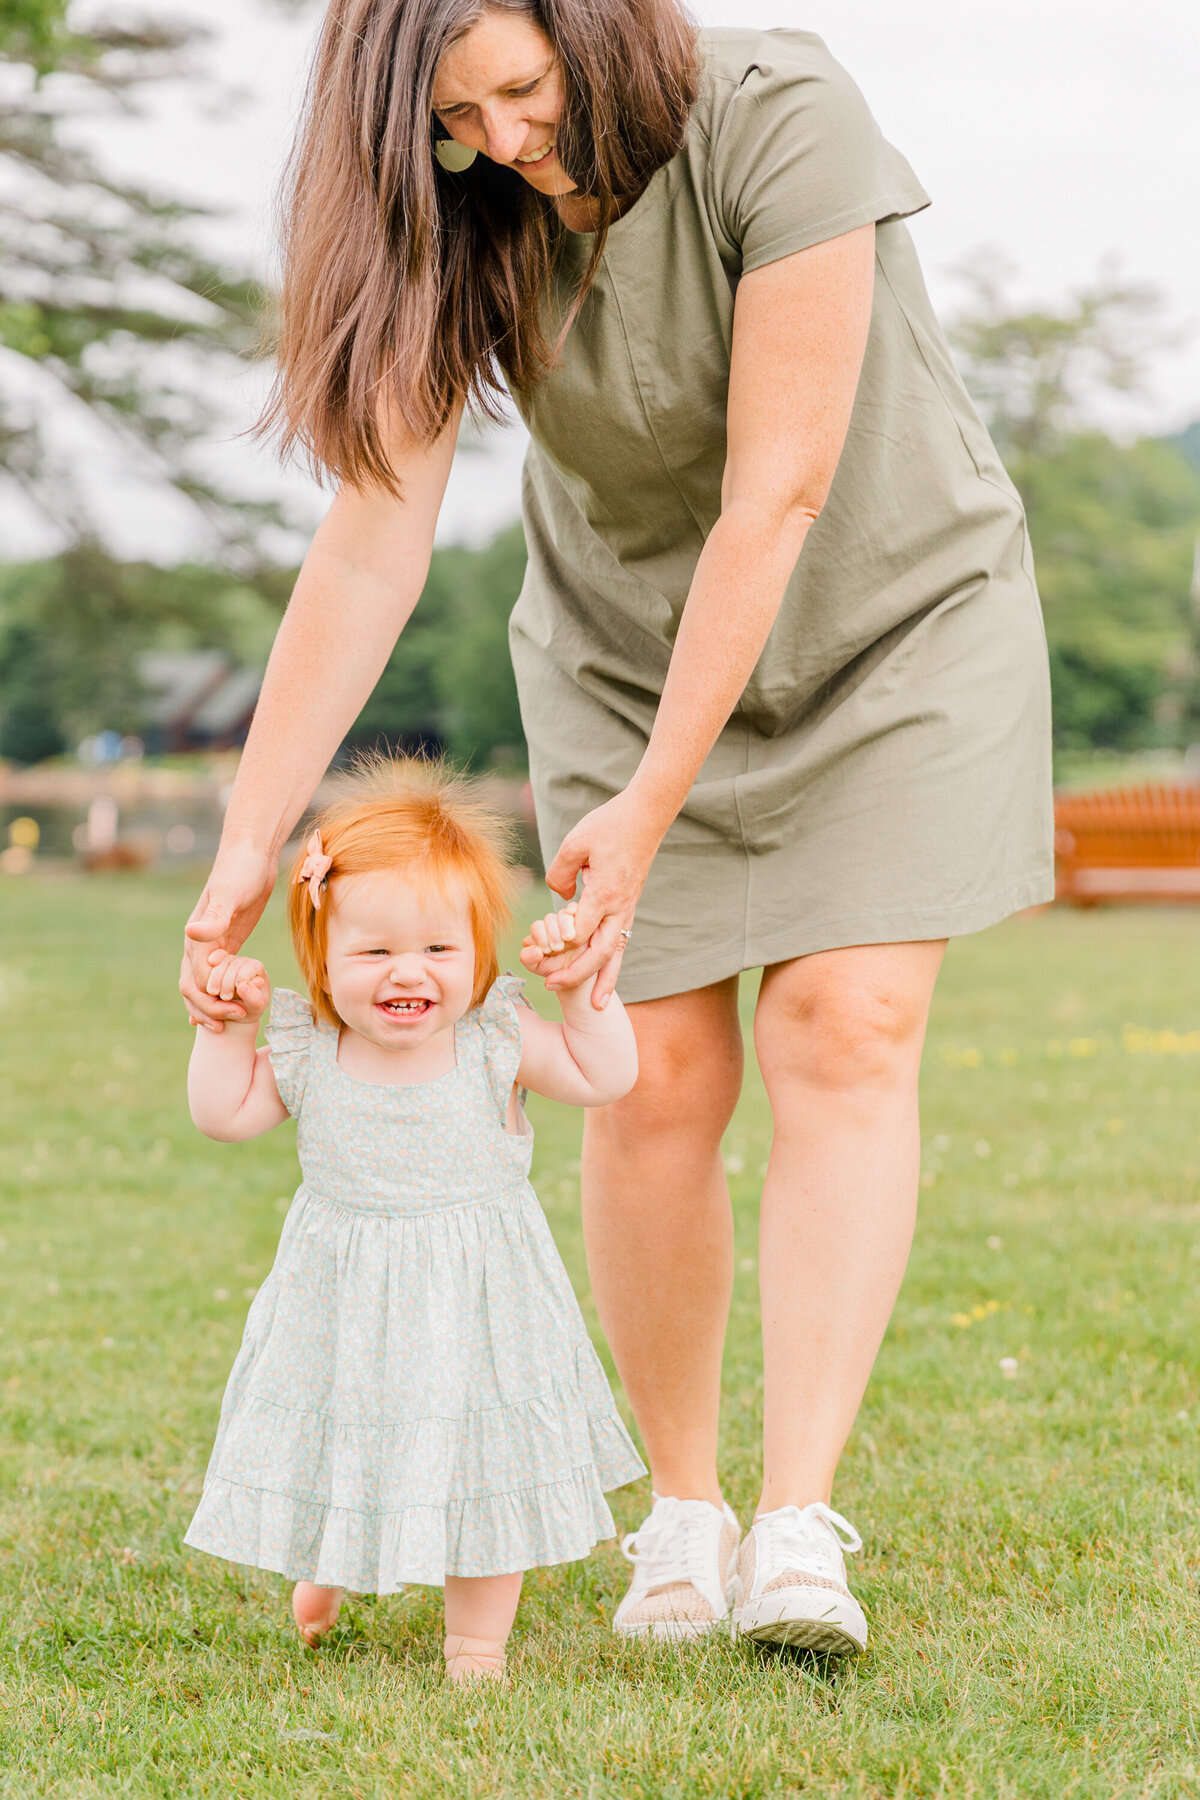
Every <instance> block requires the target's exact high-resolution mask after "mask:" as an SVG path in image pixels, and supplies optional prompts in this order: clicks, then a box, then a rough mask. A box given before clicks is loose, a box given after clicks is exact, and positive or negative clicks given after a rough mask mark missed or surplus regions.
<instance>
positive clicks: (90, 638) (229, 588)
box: [0, 540, 292, 762]
mask: <svg viewBox="0 0 1200 1800" xmlns="http://www.w3.org/2000/svg"><path fill="white" fill-rule="evenodd" d="M291 580H292V576H291V574H290V573H288V572H286V571H282V570H279V571H269V570H265V569H260V570H259V571H258V573H257V575H256V579H255V582H254V584H253V585H250V584H247V583H245V582H241V581H239V580H238V578H237V577H236V576H234V575H231V574H230V573H229V571H228V570H225V569H213V568H204V567H201V566H192V565H188V564H183V565H181V566H177V567H176V568H173V569H162V568H158V567H157V566H156V565H155V564H153V563H125V562H119V561H117V560H116V559H114V558H113V557H110V556H108V555H107V554H106V552H104V551H103V550H102V549H100V548H99V547H98V546H97V545H96V543H95V542H94V541H92V540H86V541H84V542H81V543H77V544H75V545H73V546H72V547H71V549H69V550H67V551H64V553H63V554H62V555H61V556H58V557H54V558H53V559H50V560H47V561H45V562H35V563H24V564H10V565H8V566H7V567H3V566H0V756H6V757H11V758H12V759H13V760H14V761H17V762H37V761H40V759H41V758H42V757H43V756H52V755H55V754H57V753H58V752H59V751H61V750H63V749H65V748H69V747H70V746H71V745H73V744H75V743H77V742H78V741H79V740H80V739H81V738H83V737H85V736H87V735H89V734H90V733H92V732H96V731H103V730H115V731H120V732H139V731H141V730H143V729H144V728H145V723H146V706H145V695H144V693H143V691H142V687H141V683H140V681H139V678H138V664H139V661H140V658H141V655H142V653H143V652H144V651H146V650H149V649H164V648H171V649H193V648H197V649H198V648H203V649H220V650H225V651H227V652H228V654H229V657H230V659H231V660H233V661H237V662H242V663H263V662H265V661H266V658H267V653H268V651H269V649H270V645H271V640H272V638H273V636H274V633H275V630H276V628H277V626H278V623H279V616H280V614H281V612H282V610H283V605H284V601H285V598H286V594H287V590H288V588H289V586H290V584H291Z"/></svg>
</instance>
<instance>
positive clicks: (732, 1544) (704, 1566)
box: [613, 1494, 742, 1638]
mask: <svg viewBox="0 0 1200 1800" xmlns="http://www.w3.org/2000/svg"><path fill="white" fill-rule="evenodd" d="M741 1535H742V1532H741V1527H740V1526H739V1524H738V1522H737V1520H736V1518H735V1517H734V1515H733V1513H732V1512H731V1511H730V1509H729V1508H728V1507H727V1506H726V1507H724V1508H722V1507H719V1506H713V1505H711V1504H710V1503H709V1501H707V1500H675V1499H673V1498H671V1497H669V1496H666V1497H662V1498H660V1497H659V1496H658V1495H657V1494H656V1495H655V1496H654V1506H653V1509H652V1510H651V1513H650V1517H649V1518H648V1519H647V1520H646V1523H645V1524H644V1525H643V1526H642V1528H641V1530H640V1531H633V1532H630V1534H629V1536H628V1537H626V1538H624V1539H622V1542H621V1550H622V1552H623V1554H624V1555H625V1556H627V1557H628V1558H629V1561H630V1562H631V1563H632V1564H633V1581H632V1582H631V1584H630V1588H629V1592H628V1593H627V1594H626V1596H625V1598H624V1599H623V1600H622V1602H621V1604H620V1606H618V1608H617V1610H616V1614H615V1616H614V1618H613V1630H614V1631H619V1632H621V1633H623V1634H624V1635H625V1636H626V1637H656V1638H694V1637H703V1636H704V1634H705V1632H708V1631H711V1630H712V1629H713V1627H714V1625H719V1624H720V1622H721V1621H722V1620H723V1619H726V1618H728V1616H729V1600H730V1594H731V1591H732V1582H733V1565H734V1558H735V1556H736V1554H737V1547H738V1539H739V1538H740V1537H741Z"/></svg>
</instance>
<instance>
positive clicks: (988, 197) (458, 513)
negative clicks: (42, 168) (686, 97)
mask: <svg viewBox="0 0 1200 1800" xmlns="http://www.w3.org/2000/svg"><path fill="white" fill-rule="evenodd" d="M154 10H155V11H156V12H157V11H158V10H159V9H158V8H155V9H154ZM176 10H177V11H178V12H179V13H180V14H181V15H182V16H185V17H197V18H201V19H203V20H204V21H205V22H207V24H208V25H209V26H210V27H211V28H212V29H213V30H214V31H215V33H216V39H215V42H214V43H213V44H212V45H211V46H210V47H209V49H208V51H207V52H206V53H205V60H206V61H207V62H208V63H209V64H210V66H211V67H212V69H213V70H214V71H215V72H216V74H218V75H219V76H220V78H221V79H222V80H223V81H224V82H225V83H228V84H231V85H234V86H237V87H240V88H242V89H243V90H244V91H245V95H246V98H245V99H244V101H243V103H242V104H241V105H240V106H239V107H237V108H236V109H234V110H232V111H226V112H215V111H214V109H213V108H212V107H211V105H210V106H209V107H208V108H207V109H206V108H205V107H204V105H203V104H201V103H199V102H198V100H197V97H196V90H194V89H191V88H181V89H179V90H178V91H177V92H174V93H162V94H160V95H158V96H157V97H156V99H155V101H154V106H153V112H152V113H151V114H150V115H149V116H148V117H146V118H143V119H142V120H140V121H136V122H124V121H111V120H110V121H105V122H104V123H103V124H101V125H97V126H96V127H94V128H93V129H92V130H91V132H90V133H89V136H90V138H91V141H92V142H93V143H94V145H95V147H96V148H97V149H98V150H99V152H100V153H101V155H102V156H103V157H104V159H105V160H106V161H107V162H108V163H109V165H110V166H111V167H114V168H116V169H119V170H122V171H128V172H129V173H131V174H135V175H137V176H139V177H140V178H142V179H145V180H152V181H155V182H160V183H162V184H163V185H164V186H166V187H167V188H168V189H169V190H172V191H177V192H182V193H185V194H187V195H188V196H189V197H192V198H195V199H197V200H200V201H203V202H205V203H207V204H209V205H213V206H216V207H220V208H223V209H225V212H224V216H222V217H221V218H219V219H217V220H214V221H212V222H211V223H210V224H209V225H208V227H207V228H206V235H208V236H209V237H210V239H211V241H212V242H213V244H214V246H215V247H218V248H221V249H224V250H226V251H227V252H228V253H229V255H230V256H231V257H238V256H245V255H247V254H249V255H250V256H252V258H253V260H254V261H255V263H256V264H257V265H258V267H259V268H260V269H262V270H264V271H266V270H267V269H268V268H269V267H270V261H271V216H270V214H271V202H272V194H273V190H274V186H275V183H276V180H277V177H278V173H279V167H280V163H281V161H282V158H283V156H284V154H285V151H286V148H287V143H288V139H289V135H290V129H291V123H292V119H293V117H294V114H295V110H296V107H297V104H298V100H299V96H300V93H301V91H302V87H303V80H304V70H305V66H306V63H307V59H308V55H309V51H310V48H311V43H312V39H313V35H314V32H315V28H316V21H317V18H318V16H319V8H317V7H316V6H314V7H312V8H311V9H310V10H309V11H307V12H306V13H305V14H304V15H303V16H302V17H301V18H299V19H297V18H295V17H294V16H288V15H286V14H282V13H280V12H278V11H276V10H274V9H273V7H272V5H271V3H270V0H204V4H203V5H202V6H200V5H195V6H192V5H187V4H180V5H179V6H178V7H177V9H176ZM694 10H696V11H697V12H698V13H699V15H700V17H701V18H702V20H703V21H704V22H705V23H708V24H720V25H731V24H739V25H747V24H755V25H761V26H772V25H775V26H780V25H791V26H798V27H803V28H805V29H809V30H814V31H818V32H820V34H821V35H822V36H823V37H824V38H825V39H826V41H827V43H828V44H829V46H830V48H831V49H832V50H833V52H834V54H835V55H836V56H838V57H839V58H840V60H841V61H842V62H844V63H845V64H846V65H847V67H848V68H849V69H850V71H851V73H852V74H853V75H854V77H855V78H856V80H857V81H858V83H859V85H860V86H861V87H862V88H863V90H864V92H865V93H866V96H867V99H868V101H869V102H870V104H871V106H872V107H873V109H874V111H875V114H876V117H877V118H878V119H879V121H880V124H881V125H882V127H883V130H884V132H885V134H886V135H887V136H888V137H889V138H890V139H891V140H892V142H893V143H894V144H896V145H897V146H898V147H899V148H900V149H901V150H902V151H903V152H904V153H905V155H906V156H907V157H908V158H909V160H910V162H911V163H912V164H913V166H914V168H915V169H916V171H917V174H918V176H919V178H920V179H921V181H922V182H923V183H924V185H925V187H926V188H927V189H928V191H929V193H930V194H931V195H932V197H933V201H934V204H933V206H932V208H931V209H930V210H929V211H928V212H926V213H924V214H922V215H921V216H920V218H918V219H917V220H915V221H914V222H913V230H914V235H915V237H916V240H917V245H918V248H919V250H920V253H921V256H922V259H923V262H924V264H925V268H926V273H927V276H928V278H929V282H930V286H931V288H932V290H933V293H934V298H935V301H936V302H937V303H938V304H939V305H940V306H941V307H942V308H943V310H945V309H948V308H950V307H952V306H953V304H954V302H955V298H956V290H955V286H954V283H953V280H952V279H951V277H950V274H949V271H950V269H951V268H952V267H953V265H955V264H956V263H957V262H959V261H960V260H961V259H963V258H964V257H965V256H966V255H967V254H968V253H969V252H970V251H972V250H973V249H975V248H976V247H978V246H980V245H982V244H994V245H998V246H1000V247H1002V248H1003V249H1004V250H1005V251H1006V252H1007V253H1008V254H1009V256H1010V257H1011V258H1012V259H1013V261H1014V262H1015V263H1016V264H1017V265H1018V266H1019V267H1020V269H1021V272H1022V291H1023V292H1025V293H1026V294H1028V295H1029V296H1031V297H1032V296H1036V297H1040V298H1045V299H1049V300H1055V299H1058V298H1061V297H1062V296H1063V295H1064V294H1065V293H1066V292H1067V290H1069V289H1070V288H1071V287H1072V286H1073V285H1075V284H1077V283H1080V282H1085V281H1087V280H1088V279H1089V277H1091V276H1092V275H1093V274H1094V273H1095V271H1096V269H1097V266H1098V264H1099V262H1100V260H1101V259H1102V258H1103V257H1105V256H1107V255H1110V254H1114V253H1115V254H1116V255H1118V256H1119V257H1120V259H1121V262H1122V265H1123V267H1124V268H1125V270H1126V271H1127V272H1128V273H1129V274H1130V275H1133V276H1136V277H1138V278H1139V279H1144V280H1149V281H1153V282H1155V283H1156V284H1157V285H1158V286H1159V287H1161V288H1162V290H1163V291H1164V293H1165V295H1166V297H1167V300H1168V303H1169V306H1170V309H1171V312H1172V314H1173V316H1174V317H1175V318H1176V319H1177V320H1178V321H1179V322H1180V323H1182V324H1185V325H1186V324H1190V325H1191V326H1192V336H1191V340H1190V342H1188V343H1187V344H1186V345H1185V347H1184V348H1183V349H1181V350H1180V351H1177V352H1173V353H1172V354H1171V355H1170V356H1169V357H1166V358H1164V359H1163V361H1162V364H1161V367H1160V370H1159V378H1158V382H1157V392H1156V394H1155V396H1154V397H1153V399H1152V401H1151V402H1150V403H1149V404H1148V405H1147V406H1145V407H1144V408H1143V409H1142V411H1141V413H1140V414H1139V415H1138V417H1137V420H1136V422H1137V423H1141V424H1143V425H1144V426H1145V428H1147V429H1171V428H1175V427H1177V426H1180V425H1183V424H1185V423H1186V422H1188V421H1189V420H1190V419H1193V418H1196V417H1198V416H1200V244H1198V241H1197V238H1198V229H1197V225H1198V221H1200V6H1198V5H1197V4H1196V0H1141V4H1140V5H1138V6H1133V7H1131V6H1129V5H1128V4H1127V0H1121V3H1120V4H1118V3H1117V0H1004V3H1003V4H1000V5H997V4H994V3H993V4H979V3H978V0H694ZM260 391H261V388H260V383H259V381H258V380H257V379H248V380H247V381H246V383H245V384H244V390H243V391H242V392H240V393H238V394H235V395H233V396H231V401H230V404H231V416H232V417H233V418H234V419H235V421H236V423H238V424H241V423H248V422H249V419H250V417H251V416H252V412H253V408H254V405H255V401H256V397H257V394H258V393H259V392H260ZM222 457H223V460H224V465H225V467H226V469H227V470H228V469H229V468H230V467H231V466H236V467H237V469H238V470H239V471H240V473H241V478H242V479H244V480H245V481H246V482H247V483H248V484H251V485H253V486H254V487H255V488H256V489H257V490H259V491H261V490H262V489H264V488H267V489H273V488H277V487H278V486H279V478H278V477H277V476H276V474H275V472H274V469H273V467H272V464H271V460H270V458H269V455H268V454H267V452H265V451H260V450H250V449H247V448H245V447H238V448H234V447H232V446H231V447H230V448H229V449H228V451H225V452H222ZM519 461H520V444H519V439H518V438H517V437H516V436H515V434H514V436H513V438H512V440H511V441H510V442H507V443H506V442H496V443H495V444H494V445H493V446H492V448H491V449H490V450H489V451H487V452H486V453H485V454H482V455H480V454H475V455H470V456H463V457H461V458H460V464H459V467H458V469H457V470H456V473H455V476H454V478H453V483H452V490H451V493H450V495H449V496H448V499H447V505H446V508H445V511H444V515H443V530H442V537H443V540H446V539H463V538H469V539H477V538H479V537H480V536H481V535H486V533H487V531H488V530H489V529H490V528H492V527H493V526H494V525H495V524H497V523H499V522H502V521H503V520H505V519H507V518H509V517H512V516H513V515H514V514H515V512H516V509H517V482H518V473H519ZM288 491H289V492H290V494H291V496H292V497H293V499H294V500H296V501H297V502H298V504H299V505H300V507H301V510H302V511H305V512H307V513H308V515H309V516H310V517H315V516H316V514H315V510H314V509H315V506H316V504H317V502H316V500H315V496H314V495H313V493H312V492H311V491H310V490H307V489H306V488H305V487H303V486H302V485H301V484H299V483H298V482H297V481H296V480H295V479H294V478H293V480H292V481H290V482H289V483H288ZM120 511H121V515H122V530H121V537H122V539H123V547H125V548H128V549H133V548H135V547H136V548H139V549H142V550H144V551H148V552H149V553H151V554H155V553H157V554H170V551H169V549H168V548H167V546H165V545H164V544H163V543H162V542H161V535H162V533H161V518H160V520H159V525H158V527H156V524H155V519H154V517H153V516H152V514H153V512H154V509H153V508H147V507H146V505H145V503H144V500H143V501H139V500H137V499H136V498H135V496H134V494H133V491H132V490H130V491H129V492H128V493H127V495H126V497H125V500H124V502H123V503H122V504H121V506H120Z"/></svg>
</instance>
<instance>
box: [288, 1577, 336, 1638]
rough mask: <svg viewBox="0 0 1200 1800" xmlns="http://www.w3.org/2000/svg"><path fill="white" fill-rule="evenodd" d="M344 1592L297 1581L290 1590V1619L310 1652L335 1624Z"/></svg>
mask: <svg viewBox="0 0 1200 1800" xmlns="http://www.w3.org/2000/svg"><path fill="white" fill-rule="evenodd" d="M344 1591H345V1590H344V1589H342V1588H334V1587H318V1586H317V1584H316V1582H315V1581H298V1582H297V1583H296V1585H295V1587H294V1588H293V1589H292V1617H293V1618H294V1619H295V1621H296V1626H297V1629H298V1630H299V1632H300V1636H301V1637H302V1638H303V1639H304V1641H305V1643H306V1644H307V1645H308V1647H309V1649H310V1650H315V1649H316V1647H317V1645H318V1644H319V1643H320V1642H321V1639H322V1638H323V1637H324V1636H325V1633H326V1632H327V1631H332V1630H333V1628H334V1626H335V1625H336V1624H337V1616H338V1608H339V1607H340V1606H341V1604H342V1594H343V1592H344Z"/></svg>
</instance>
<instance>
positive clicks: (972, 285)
mask: <svg viewBox="0 0 1200 1800" xmlns="http://www.w3.org/2000/svg"><path fill="white" fill-rule="evenodd" d="M956 273H957V274H958V276H959V278H960V280H962V281H963V282H964V283H965V285H966V287H967V291H968V295H969V298H968V301H967V304H966V306H965V307H964V308H963V310H962V312H961V313H960V314H959V315H958V317H957V318H955V319H953V320H952V321H951V323H950V327H949V337H950V341H951V343H952V345H953V346H954V349H955V350H956V351H957V353H958V358H959V362H960V364H961V366H962V370H963V374H964V377H965V379H966V382H967V385H968V387H969V388H970V390H971V393H972V395H973V397H974V399H975V403H976V405H977V406H978V407H979V410H980V411H981V413H982V414H983V417H984V420H985V422H986V424H987V427H988V430H989V431H990V432H991V434H992V437H993V438H994V440H995V442H996V446H997V448H998V449H999V451H1000V453H1001V455H1003V456H1006V457H1008V456H1011V455H1012V454H1013V453H1014V452H1015V453H1017V454H1018V455H1025V456H1028V455H1033V454H1040V453H1045V452H1048V451H1052V450H1053V449H1054V448H1055V447H1056V446H1057V445H1058V444H1060V443H1062V441H1063V440H1064V438H1065V437H1067V436H1069V435H1070V434H1071V433H1072V432H1075V431H1079V430H1081V429H1085V428H1087V427H1088V426H1092V425H1094V424H1095V423H1096V408H1097V405H1098V403H1102V401H1103V399H1104V397H1105V396H1107V395H1112V394H1122V395H1130V394H1137V393H1140V392H1142V391H1143V390H1144V388H1145V386H1146V381H1147V377H1148V372H1149V368H1150V364H1151V362H1152V359H1153V358H1154V356H1155V355H1157V354H1158V353H1159V352H1160V351H1162V350H1164V349H1166V348H1168V347H1169V346H1171V345H1172V344H1174V343H1176V342H1177V341H1178V334H1177V333H1176V332H1174V331H1173V330H1171V329H1170V328H1169V327H1168V326H1166V324H1165V323H1164V320H1163V312H1164V307H1163V298H1162V295H1161V294H1160V293H1159V292H1158V290H1157V289H1156V288H1154V287H1152V286H1150V285H1149V284H1148V283H1146V282H1136V281H1128V280H1126V279H1124V278H1123V277H1122V276H1121V275H1120V273H1119V272H1118V269H1117V267H1116V264H1115V263H1109V264H1106V265H1105V266H1104V267H1103V268H1102V269H1101V271H1100V273H1099V275H1098V276H1097V278H1096V280H1095V281H1094V282H1092V283H1091V284H1090V285H1088V286H1087V287H1083V288H1080V289H1078V290H1077V291H1076V293H1075V294H1074V295H1073V296H1072V298H1071V299H1070V300H1069V301H1068V303H1067V305H1066V306H1064V307H1061V308H1059V309H1057V310H1055V309H1053V308H1050V307H1044V306H1039V307H1032V308H1028V309H1021V308H1018V307H1015V305H1014V302H1013V300H1012V298H1011V292H1010V289H1011V283H1012V280H1013V277H1014V275H1015V270H1014V268H1013V265H1012V264H1011V263H1010V262H1009V261H1008V259H1007V258H1006V257H1005V256H1004V255H1003V254H1002V253H1001V252H999V251H998V250H996V249H994V248H991V247H984V248H983V249H980V250H977V251H976V252H975V253H974V254H973V256H972V257H971V258H970V260H969V261H967V262H964V263H961V264H960V265H959V267H958V269H957V271H956Z"/></svg>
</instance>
